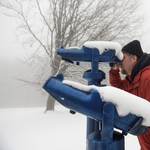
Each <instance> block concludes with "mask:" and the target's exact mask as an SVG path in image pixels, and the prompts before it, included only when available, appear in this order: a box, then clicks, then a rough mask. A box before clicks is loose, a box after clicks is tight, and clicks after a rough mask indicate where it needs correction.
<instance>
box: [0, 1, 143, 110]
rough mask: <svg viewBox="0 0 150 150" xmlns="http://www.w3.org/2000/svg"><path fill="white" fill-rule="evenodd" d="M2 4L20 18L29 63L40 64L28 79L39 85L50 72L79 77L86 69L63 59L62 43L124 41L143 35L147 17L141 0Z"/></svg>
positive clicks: (19, 35)
mask: <svg viewBox="0 0 150 150" xmlns="http://www.w3.org/2000/svg"><path fill="white" fill-rule="evenodd" d="M0 6H2V8H3V13H4V14H5V15H7V16H10V17H16V18H17V20H18V21H17V23H18V24H17V30H16V35H17V38H18V41H19V42H21V43H22V45H23V46H24V48H25V49H26V50H28V52H29V51H31V52H30V55H29V56H28V58H27V63H28V64H29V65H33V66H36V74H35V78H34V80H32V81H26V82H28V83H30V84H32V85H37V86H38V87H41V86H42V85H43V83H44V82H45V81H46V79H47V78H48V77H49V76H55V75H56V74H58V73H63V74H64V75H66V77H67V76H69V77H72V79H74V80H78V75H79V74H81V72H83V70H84V69H83V68H78V69H75V68H74V67H75V66H72V65H70V64H68V63H66V62H64V61H61V58H60V57H59V56H58V55H57V48H59V47H60V46H63V47H70V46H82V45H83V43H84V42H85V41H91V40H93V41H94V40H99V41H103V40H107V41H112V40H115V41H117V42H120V43H121V44H124V43H126V42H127V41H129V40H130V39H131V38H133V37H134V36H138V35H140V32H139V27H141V26H142V25H141V23H142V18H143V16H142V15H141V14H140V13H139V11H138V9H139V8H140V7H139V6H140V0H132V1H131V0H119V1H118V0H10V1H9V0H1V2H0ZM137 12H138V13H137ZM77 70H78V71H77ZM24 81H25V80H24ZM49 101H50V98H49ZM47 104H48V103H47ZM53 108H54V106H52V107H49V106H47V109H46V110H49V109H53Z"/></svg>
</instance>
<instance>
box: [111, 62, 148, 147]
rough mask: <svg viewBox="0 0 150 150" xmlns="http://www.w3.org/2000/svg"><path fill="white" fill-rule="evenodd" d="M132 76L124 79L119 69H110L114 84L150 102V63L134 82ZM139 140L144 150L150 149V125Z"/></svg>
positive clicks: (112, 83) (137, 75)
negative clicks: (131, 79)
mask: <svg viewBox="0 0 150 150" xmlns="http://www.w3.org/2000/svg"><path fill="white" fill-rule="evenodd" d="M130 77H131V76H127V77H126V78H125V79H123V80H122V79H121V77H120V74H119V70H113V69H111V70H110V71H109V80H110V84H111V85H112V86H114V87H117V88H120V89H123V90H125V91H127V92H129V93H132V94H134V95H136V96H139V97H142V98H144V99H146V100H147V101H149V102H150V65H148V66H146V67H145V68H143V69H141V70H140V71H139V72H138V73H137V74H136V75H135V76H134V79H133V81H132V82H130ZM138 140H139V143H140V146H141V148H142V150H150V127H149V128H148V131H147V132H146V133H145V134H142V135H139V136H138Z"/></svg>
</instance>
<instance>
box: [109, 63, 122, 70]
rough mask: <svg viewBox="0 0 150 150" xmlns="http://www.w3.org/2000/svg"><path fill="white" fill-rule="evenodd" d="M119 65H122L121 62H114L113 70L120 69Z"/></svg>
mask: <svg viewBox="0 0 150 150" xmlns="http://www.w3.org/2000/svg"><path fill="white" fill-rule="evenodd" d="M119 66H120V63H118V64H114V65H113V67H111V68H112V69H113V70H119Z"/></svg>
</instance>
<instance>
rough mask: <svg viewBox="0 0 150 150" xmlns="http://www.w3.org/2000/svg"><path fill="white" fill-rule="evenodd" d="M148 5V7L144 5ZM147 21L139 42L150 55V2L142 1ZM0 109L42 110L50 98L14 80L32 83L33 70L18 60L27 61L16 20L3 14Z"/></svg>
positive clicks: (0, 15) (0, 38) (0, 54)
mask: <svg viewBox="0 0 150 150" xmlns="http://www.w3.org/2000/svg"><path fill="white" fill-rule="evenodd" d="M144 2H145V3H144ZM143 3H144V5H143V8H142V11H144V14H145V16H146V17H147V18H146V26H145V31H146V32H145V34H144V35H143V37H142V38H141V39H140V41H141V44H142V47H143V50H144V51H146V52H149V51H150V48H149V47H150V42H149V39H150V32H149V31H150V23H149V22H150V21H149V20H150V17H149V16H150V10H149V6H150V2H149V0H144V1H143ZM0 22H1V23H0V41H1V42H0V71H1V72H0V108H9V107H39V106H45V105H46V99H47V94H46V95H45V96H43V94H42V93H41V91H38V90H36V88H35V87H33V86H31V85H25V83H23V82H21V81H18V80H16V79H15V78H26V79H32V78H33V77H34V74H33V71H32V69H31V68H30V67H29V66H27V65H26V64H22V63H21V62H20V61H18V59H23V58H24V57H25V55H26V54H25V51H24V50H23V48H22V47H21V44H19V43H18V42H17V40H16V37H15V30H16V22H15V20H14V18H10V17H6V16H4V15H2V14H0Z"/></svg>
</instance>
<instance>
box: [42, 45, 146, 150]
mask: <svg viewBox="0 0 150 150" xmlns="http://www.w3.org/2000/svg"><path fill="white" fill-rule="evenodd" d="M57 54H58V55H60V56H61V57H62V59H63V60H66V61H68V62H71V63H73V62H76V63H77V64H78V65H79V64H80V62H91V70H87V71H86V72H85V73H84V74H83V78H84V79H86V80H87V81H88V85H97V86H102V85H100V84H101V81H102V80H103V79H105V73H104V72H102V71H101V70H99V69H98V64H99V62H108V63H118V62H120V61H121V59H122V58H123V57H122V53H121V46H120V44H118V43H115V42H86V43H85V44H84V45H83V46H82V49H77V48H68V49H65V48H63V47H61V48H59V49H58V51H57ZM63 80H64V79H63V75H62V74H58V75H57V76H56V77H50V78H49V79H48V80H47V81H46V83H45V84H44V86H43V88H44V89H45V90H46V91H47V92H48V93H49V94H50V95H51V96H52V97H54V98H55V99H56V100H57V101H58V102H59V103H60V104H62V105H63V106H65V107H67V108H68V109H70V112H71V113H72V114H75V112H79V113H81V114H83V115H86V116H87V148H86V149H87V150H124V135H123V133H124V134H125V133H130V134H133V135H140V134H143V133H145V132H146V131H147V127H145V126H143V125H142V121H143V118H142V117H137V116H135V115H133V114H128V115H127V116H124V117H120V116H119V115H118V113H117V110H116V108H115V106H114V105H113V104H111V103H106V102H104V101H102V99H101V97H100V94H99V93H98V91H97V90H94V89H92V90H91V91H89V92H84V91H81V90H78V89H76V88H74V87H71V86H69V85H66V84H64V83H63ZM114 128H117V129H120V130H122V131H123V132H122V133H120V132H116V131H114Z"/></svg>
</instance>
